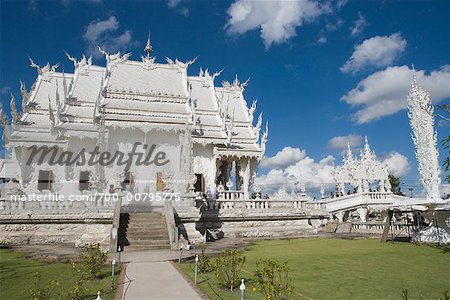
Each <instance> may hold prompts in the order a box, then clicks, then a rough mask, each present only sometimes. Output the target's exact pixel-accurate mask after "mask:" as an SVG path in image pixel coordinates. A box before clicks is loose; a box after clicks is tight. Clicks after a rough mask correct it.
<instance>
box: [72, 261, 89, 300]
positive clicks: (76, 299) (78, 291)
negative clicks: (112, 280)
mask: <svg viewBox="0 0 450 300" xmlns="http://www.w3.org/2000/svg"><path fill="white" fill-rule="evenodd" d="M70 264H71V265H72V271H73V272H74V275H73V276H72V278H73V280H74V282H73V285H72V288H71V289H70V291H69V293H68V294H67V299H68V300H82V299H84V294H85V293H86V291H87V289H86V287H85V286H84V283H85V277H86V275H85V271H84V270H83V269H82V268H77V265H76V263H75V262H74V261H71V262H70Z"/></svg>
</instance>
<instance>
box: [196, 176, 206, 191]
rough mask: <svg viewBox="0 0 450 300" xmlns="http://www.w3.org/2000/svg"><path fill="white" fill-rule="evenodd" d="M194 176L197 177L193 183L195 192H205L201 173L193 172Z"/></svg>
mask: <svg viewBox="0 0 450 300" xmlns="http://www.w3.org/2000/svg"><path fill="white" fill-rule="evenodd" d="M195 177H196V178H197V181H196V182H195V185H194V191H195V192H202V193H204V192H205V178H204V177H203V174H195Z"/></svg>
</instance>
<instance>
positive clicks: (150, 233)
mask: <svg viewBox="0 0 450 300" xmlns="http://www.w3.org/2000/svg"><path fill="white" fill-rule="evenodd" d="M125 234H126V235H127V236H168V235H169V234H168V233H167V230H165V229H164V230H158V231H156V230H152V231H126V232H125Z"/></svg>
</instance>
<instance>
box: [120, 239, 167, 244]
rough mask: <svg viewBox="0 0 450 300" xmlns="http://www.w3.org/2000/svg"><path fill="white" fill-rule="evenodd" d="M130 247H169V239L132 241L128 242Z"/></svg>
mask: <svg viewBox="0 0 450 300" xmlns="http://www.w3.org/2000/svg"><path fill="white" fill-rule="evenodd" d="M129 242H130V246H146V245H148V246H154V245H170V242H169V239H167V240H133V241H129Z"/></svg>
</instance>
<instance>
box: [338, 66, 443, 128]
mask: <svg viewBox="0 0 450 300" xmlns="http://www.w3.org/2000/svg"><path fill="white" fill-rule="evenodd" d="M416 74H417V80H418V82H419V84H420V85H422V86H423V87H424V88H425V89H427V90H428V91H429V92H430V95H431V99H432V100H433V102H435V103H436V102H439V101H442V100H444V99H446V98H449V97H450V84H449V82H450V66H449V65H445V66H442V67H441V69H440V70H436V71H432V72H431V73H430V74H428V75H426V74H425V72H424V71H417V72H416ZM412 76H413V71H412V70H411V69H409V68H408V67H407V66H399V67H389V68H387V69H385V70H383V71H378V72H375V73H373V74H371V75H369V76H368V77H366V78H365V79H363V80H361V81H360V82H359V83H358V85H357V86H356V87H355V88H354V89H352V90H351V91H349V92H348V93H347V94H346V95H344V96H343V97H342V98H341V100H343V101H344V102H346V103H347V104H349V105H351V106H353V107H357V108H358V110H357V111H356V113H355V114H354V115H353V120H354V121H356V123H359V124H363V123H369V122H371V121H374V120H377V119H380V118H382V117H385V116H389V115H392V114H395V113H397V112H399V111H400V110H402V109H405V108H406V105H407V101H406V97H407V95H408V91H409V88H410V85H411V80H412Z"/></svg>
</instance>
